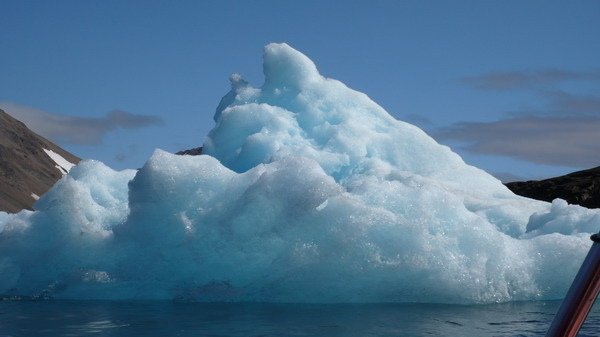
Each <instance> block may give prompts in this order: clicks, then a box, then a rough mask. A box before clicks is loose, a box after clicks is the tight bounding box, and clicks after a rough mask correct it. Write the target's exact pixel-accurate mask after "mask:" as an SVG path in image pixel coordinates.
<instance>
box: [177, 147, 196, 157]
mask: <svg viewBox="0 0 600 337" xmlns="http://www.w3.org/2000/svg"><path fill="white" fill-rule="evenodd" d="M175 154H178V155H180V156H199V155H201V154H202V146H200V147H195V148H193V149H189V150H183V151H179V152H176V153H175Z"/></svg>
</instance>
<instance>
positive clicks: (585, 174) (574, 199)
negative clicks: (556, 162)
mask: <svg viewBox="0 0 600 337" xmlns="http://www.w3.org/2000/svg"><path fill="white" fill-rule="evenodd" d="M506 186H507V187H508V188H509V189H510V190H511V191H513V193H515V194H518V195H522V196H524V197H528V198H532V199H538V200H544V201H552V200H554V199H556V198H561V199H564V200H566V201H567V202H568V203H570V204H577V205H581V206H583V207H587V208H600V166H598V167H596V168H592V169H589V170H584V171H578V172H573V173H570V174H567V175H564V176H560V177H555V178H550V179H544V180H530V181H519V182H512V183H507V184H506Z"/></svg>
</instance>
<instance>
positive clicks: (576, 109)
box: [541, 90, 600, 116]
mask: <svg viewBox="0 0 600 337" xmlns="http://www.w3.org/2000/svg"><path fill="white" fill-rule="evenodd" d="M541 95H542V96H544V97H545V98H546V99H547V100H548V101H549V105H548V110H549V111H550V112H554V113H558V114H562V115H597V116H600V96H598V95H576V94H571V93H567V92H565V91H562V90H551V91H544V92H542V93H541Z"/></svg>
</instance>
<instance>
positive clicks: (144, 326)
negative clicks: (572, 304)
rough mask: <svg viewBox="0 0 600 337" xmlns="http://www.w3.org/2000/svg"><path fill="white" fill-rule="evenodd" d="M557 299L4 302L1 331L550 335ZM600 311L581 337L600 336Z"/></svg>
mask: <svg viewBox="0 0 600 337" xmlns="http://www.w3.org/2000/svg"><path fill="white" fill-rule="evenodd" d="M559 305H560V301H539V302H517V303H505V304H493V305H440V304H334V305H320V304H237V303H236V304H232V303H218V304H199V303H172V302H101V301H37V302H34V301H5V302H0V336H1V337H7V336H13V337H17V336H35V337H43V336H357V337H358V336H360V337H365V336H473V337H475V336H477V337H482V336H544V334H545V332H546V329H547V328H548V326H549V324H550V321H551V320H552V318H553V316H554V313H555V312H556V311H557V309H558V307H559ZM599 309H600V308H599V306H598V305H596V306H595V308H594V309H593V310H592V312H591V313H590V315H589V316H588V319H587V321H586V323H585V325H584V326H583V328H582V330H581V332H580V334H579V336H600V310H599Z"/></svg>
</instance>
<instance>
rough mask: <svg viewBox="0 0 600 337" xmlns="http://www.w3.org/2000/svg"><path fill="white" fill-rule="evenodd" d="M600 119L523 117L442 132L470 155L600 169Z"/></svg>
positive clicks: (463, 124) (458, 126)
mask: <svg viewBox="0 0 600 337" xmlns="http://www.w3.org/2000/svg"><path fill="white" fill-rule="evenodd" d="M599 130H600V118H598V117H582V118H573V117H536V116H532V117H520V118H509V119H504V120H499V121H495V122H487V123H486V122H461V123H457V124H454V125H452V126H449V127H445V128H442V129H440V130H439V131H438V133H437V135H436V137H437V138H438V139H440V140H446V141H447V140H452V141H459V142H462V143H464V144H465V145H464V148H465V149H466V150H467V151H470V152H473V153H479V154H492V155H502V156H508V157H513V158H517V159H522V160H525V161H530V162H535V163H539V164H549V165H560V166H568V167H591V166H598V165H600V131H599Z"/></svg>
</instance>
